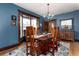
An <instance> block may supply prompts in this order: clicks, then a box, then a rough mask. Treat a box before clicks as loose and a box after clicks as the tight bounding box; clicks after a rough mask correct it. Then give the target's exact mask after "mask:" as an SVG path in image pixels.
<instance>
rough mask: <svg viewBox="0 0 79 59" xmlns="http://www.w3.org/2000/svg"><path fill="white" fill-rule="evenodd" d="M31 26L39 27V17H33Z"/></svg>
mask: <svg viewBox="0 0 79 59" xmlns="http://www.w3.org/2000/svg"><path fill="white" fill-rule="evenodd" d="M31 26H33V27H35V28H37V18H32V19H31Z"/></svg>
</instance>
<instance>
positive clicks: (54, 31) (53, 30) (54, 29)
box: [51, 27, 59, 40]
mask: <svg viewBox="0 0 79 59" xmlns="http://www.w3.org/2000/svg"><path fill="white" fill-rule="evenodd" d="M51 33H52V37H53V39H54V40H57V39H58V35H59V29H58V28H57V27H54V28H52V29H51Z"/></svg>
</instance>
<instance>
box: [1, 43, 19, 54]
mask: <svg viewBox="0 0 79 59" xmlns="http://www.w3.org/2000/svg"><path fill="white" fill-rule="evenodd" d="M18 45H19V44H14V45H10V46H7V47H3V48H0V52H1V51H4V50H8V49H10V48H13V47H16V46H18Z"/></svg>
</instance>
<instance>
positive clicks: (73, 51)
mask: <svg viewBox="0 0 79 59" xmlns="http://www.w3.org/2000/svg"><path fill="white" fill-rule="evenodd" d="M69 43H70V52H69V55H70V56H79V42H69ZM23 45H24V44H21V45H20V46H19V47H15V48H11V49H8V50H5V51H2V52H0V56H3V55H4V54H5V53H7V52H10V51H12V50H14V49H16V48H21V47H22V46H23Z"/></svg>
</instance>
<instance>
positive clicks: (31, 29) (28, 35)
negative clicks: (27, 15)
mask: <svg viewBox="0 0 79 59" xmlns="http://www.w3.org/2000/svg"><path fill="white" fill-rule="evenodd" d="M34 34H35V33H34V27H32V26H28V27H26V41H30V40H31V41H33V40H34ZM28 38H29V39H28Z"/></svg>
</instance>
